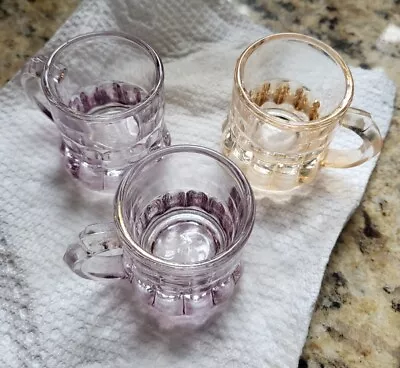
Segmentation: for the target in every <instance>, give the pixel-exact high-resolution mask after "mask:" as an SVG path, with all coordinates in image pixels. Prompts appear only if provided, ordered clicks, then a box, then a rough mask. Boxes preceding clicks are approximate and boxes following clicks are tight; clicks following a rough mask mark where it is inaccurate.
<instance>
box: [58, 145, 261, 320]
mask: <svg viewBox="0 0 400 368" xmlns="http://www.w3.org/2000/svg"><path fill="white" fill-rule="evenodd" d="M114 211H115V212H114V214H115V216H114V223H110V224H97V225H91V226H88V227H87V228H86V229H84V230H83V231H82V233H81V234H80V236H79V237H80V242H79V243H78V244H74V245H71V246H70V247H69V248H68V249H67V251H66V253H65V256H64V260H65V261H66V263H67V264H68V265H69V267H70V268H71V269H72V271H74V272H75V273H76V274H78V275H79V276H81V277H84V278H88V279H94V280H99V279H100V280H104V279H107V280H109V279H123V280H126V281H130V282H131V284H132V287H133V292H134V294H135V295H136V297H137V299H138V301H139V302H140V303H141V304H142V305H145V306H147V307H148V308H145V310H150V312H151V313H152V314H153V317H161V319H165V318H168V320H170V319H171V318H172V320H173V321H176V322H181V319H183V320H184V321H186V322H187V321H188V320H189V321H190V322H193V323H194V324H202V323H204V322H205V321H207V320H208V319H209V318H210V317H211V316H213V315H214V314H215V312H216V311H217V310H220V309H221V307H222V306H225V305H226V302H227V301H228V300H229V299H230V298H231V297H232V295H233V292H234V290H235V286H236V283H237V282H238V279H239V277H240V275H241V272H242V271H241V262H240V259H241V253H242V249H243V246H244V245H245V244H246V242H247V240H248V238H249V236H250V233H251V231H252V228H253V224H254V217H255V202H254V197H253V193H252V190H251V187H250V184H249V183H248V181H247V180H246V178H245V176H244V175H243V173H242V172H241V171H240V169H239V168H238V167H237V166H236V165H235V164H234V163H232V162H231V161H230V160H228V159H226V158H225V157H223V156H222V155H221V154H219V153H217V152H215V151H213V150H210V149H208V148H204V147H200V146H191V145H177V146H172V147H167V148H163V149H161V150H158V151H155V152H153V153H151V154H150V155H148V156H147V157H145V158H144V159H143V160H142V161H141V162H140V163H139V164H138V165H137V166H133V167H132V168H131V169H130V170H129V171H128V172H127V173H126V176H124V178H123V179H122V182H121V184H120V186H119V187H118V189H117V193H116V196H115V200H114ZM153 312H154V313H153Z"/></svg>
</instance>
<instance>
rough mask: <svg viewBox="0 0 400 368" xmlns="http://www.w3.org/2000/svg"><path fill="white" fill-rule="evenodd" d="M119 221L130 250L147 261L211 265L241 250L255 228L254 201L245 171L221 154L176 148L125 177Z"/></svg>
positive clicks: (118, 207) (119, 195) (159, 153)
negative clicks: (244, 174) (243, 172)
mask: <svg viewBox="0 0 400 368" xmlns="http://www.w3.org/2000/svg"><path fill="white" fill-rule="evenodd" d="M116 221H117V226H118V227H119V229H120V231H121V233H122V237H123V238H124V240H125V242H126V243H127V246H128V248H130V249H131V250H133V251H135V252H136V253H139V254H140V255H141V256H142V257H144V258H146V259H148V260H152V261H153V262H157V263H161V264H169V265H174V266H178V267H179V266H183V267H192V266H196V265H207V264H210V263H213V262H218V261H219V260H221V259H223V258H226V256H228V255H230V254H235V253H236V252H237V251H239V250H240V249H241V248H242V246H243V245H244V243H245V242H246V240H247V238H248V236H249V235H250V231H251V229H252V226H253V222H254V199H253V194H252V191H251V188H250V186H249V184H248V182H247V180H246V179H245V177H244V176H243V174H242V173H241V171H240V170H239V169H238V168H237V167H236V166H235V165H234V164H233V163H232V162H231V161H229V160H227V159H226V158H224V157H223V156H222V155H220V154H219V153H217V152H215V151H213V150H210V149H207V148H204V147H198V146H173V147H168V148H165V149H162V150H159V151H157V152H155V153H152V154H151V155H149V156H147V157H146V158H145V159H143V160H142V162H141V163H140V164H139V165H138V166H137V167H135V168H133V169H131V171H130V172H129V173H128V174H127V175H126V176H125V178H124V179H123V181H122V183H121V185H120V187H119V189H118V191H117V195H116Z"/></svg>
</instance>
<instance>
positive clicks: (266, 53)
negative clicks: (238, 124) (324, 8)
mask: <svg viewBox="0 0 400 368" xmlns="http://www.w3.org/2000/svg"><path fill="white" fill-rule="evenodd" d="M235 81H236V83H237V85H238V87H239V91H240V93H241V95H242V96H243V97H244V99H245V102H246V103H247V104H248V105H249V106H250V108H251V109H252V110H253V111H255V112H256V114H258V115H259V116H260V115H261V116H263V117H266V119H267V120H268V119H271V118H272V117H275V123H276V122H279V123H281V124H282V125H299V124H300V125H301V124H304V123H307V125H310V124H312V125H318V124H320V123H323V122H326V121H329V120H332V119H333V118H335V117H336V116H338V115H341V114H343V112H344V111H345V110H346V109H347V107H348V106H349V105H350V103H351V99H352V96H353V80H352V76H351V73H350V70H349V68H348V66H347V65H346V64H345V62H344V61H343V60H342V58H341V57H340V56H339V54H338V53H337V52H336V51H334V50H333V49H332V48H330V47H329V46H328V45H326V44H324V43H323V42H321V41H319V40H316V39H314V38H312V37H308V36H304V35H300V34H292V33H287V34H276V35H272V36H268V37H265V38H263V39H261V40H258V41H256V42H255V43H253V44H252V45H250V46H249V47H248V48H247V49H246V50H245V51H244V52H243V54H242V55H241V57H240V58H239V60H238V62H237V69H236V72H235ZM276 118H278V119H276Z"/></svg>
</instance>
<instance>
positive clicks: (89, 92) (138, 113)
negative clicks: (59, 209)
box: [21, 32, 171, 191]
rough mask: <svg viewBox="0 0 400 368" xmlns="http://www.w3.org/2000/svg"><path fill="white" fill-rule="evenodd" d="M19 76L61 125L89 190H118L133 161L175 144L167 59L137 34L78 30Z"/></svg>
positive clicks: (76, 174) (75, 170) (74, 169)
mask: <svg viewBox="0 0 400 368" xmlns="http://www.w3.org/2000/svg"><path fill="white" fill-rule="evenodd" d="M21 83H22V85H23V87H24V89H25V91H26V93H27V94H28V96H29V97H30V98H31V99H32V100H33V101H34V102H35V103H36V104H37V106H38V107H39V108H40V109H41V110H42V111H43V112H44V113H45V114H46V115H47V116H48V117H49V118H50V119H52V120H53V121H54V123H55V124H56V126H57V128H58V130H59V132H60V135H61V154H62V157H63V162H64V165H65V167H66V169H67V171H68V172H69V173H70V174H71V175H72V177H73V178H75V179H78V180H79V182H81V183H83V184H84V185H85V186H87V187H89V188H90V189H94V190H98V191H102V190H115V188H116V186H117V185H118V183H119V182H120V179H121V176H122V175H123V173H124V171H125V169H126V168H127V167H128V166H129V165H130V164H134V163H136V162H138V161H139V160H140V159H141V158H143V157H144V156H146V155H147V154H148V153H149V152H150V151H153V150H157V149H159V148H161V147H165V146H169V145H170V143H171V139H170V135H169V133H168V130H167V128H166V126H165V123H164V69H163V64H162V61H161V59H160V57H159V56H158V55H157V53H156V52H155V51H154V50H153V49H152V48H151V47H150V46H149V45H148V44H146V43H145V42H143V41H141V40H139V39H136V38H134V37H131V36H129V35H125V34H122V33H117V32H100V33H89V34H84V35H80V36H77V37H75V38H73V39H71V40H69V41H67V42H65V43H64V44H62V45H61V46H60V47H58V48H57V49H56V50H55V51H54V52H53V53H52V54H51V55H50V56H43V55H39V56H35V57H33V58H32V59H31V60H30V61H29V62H28V63H27V64H26V66H25V68H24V70H23V73H22V76H21Z"/></svg>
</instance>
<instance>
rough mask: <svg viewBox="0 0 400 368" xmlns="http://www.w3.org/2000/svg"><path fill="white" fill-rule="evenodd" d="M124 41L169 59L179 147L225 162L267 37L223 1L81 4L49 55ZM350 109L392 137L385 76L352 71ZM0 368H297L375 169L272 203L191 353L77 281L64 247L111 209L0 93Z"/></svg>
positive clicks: (22, 102)
mask: <svg viewBox="0 0 400 368" xmlns="http://www.w3.org/2000/svg"><path fill="white" fill-rule="evenodd" d="M110 29H114V30H122V31H125V32H129V33H131V34H133V35H135V36H138V37H140V38H143V39H144V40H146V41H147V42H149V43H150V44H151V45H152V46H153V47H154V48H155V49H156V50H157V51H158V52H159V53H160V54H161V56H162V57H163V59H164V62H165V72H166V94H167V110H166V121H167V124H168V126H169V129H170V131H171V135H172V139H173V143H175V144H176V143H196V144H202V145H206V146H209V147H212V148H217V149H218V141H219V138H220V134H221V123H222V121H223V120H224V118H225V116H226V113H227V108H228V106H229V101H230V95H231V89H232V81H233V68H234V63H235V60H236V58H237V57H238V56H239V54H240V52H241V51H242V50H243V49H244V48H245V47H246V46H247V45H248V44H249V43H250V42H252V41H254V40H255V39H257V38H259V37H261V36H265V35H266V34H268V33H270V31H268V30H266V29H264V28H262V27H259V26H256V25H253V24H251V23H250V22H249V20H248V19H244V18H242V17H241V16H239V15H238V14H236V13H235V10H234V8H233V6H232V5H231V4H230V3H228V2H224V1H211V0H210V1H201V0H187V1H185V0H175V1H167V0H160V1H152V0H140V1H139V0H86V1H83V2H82V4H81V6H80V7H79V9H78V10H77V12H76V13H75V14H74V15H73V16H72V17H71V18H70V19H69V20H68V21H67V22H66V24H65V25H64V26H63V27H62V28H61V29H60V30H59V31H58V32H57V33H56V34H55V36H54V37H53V38H52V40H51V41H50V42H49V43H48V45H46V47H45V50H47V51H49V50H52V49H53V48H54V47H55V46H56V45H59V44H60V43H61V42H63V41H65V40H67V39H68V38H71V37H72V36H75V35H77V34H80V33H84V32H89V31H99V30H110ZM353 72H354V79H355V84H356V94H355V100H354V104H353V106H356V107H360V108H365V109H367V110H369V111H370V112H371V113H372V114H373V116H374V118H375V120H376V122H377V123H378V125H379V127H380V128H381V131H382V133H383V134H384V135H385V134H386V133H387V130H388V127H389V123H390V118H391V113H392V106H393V98H394V92H395V87H394V85H393V83H392V82H390V81H389V80H388V79H387V78H386V76H385V75H384V73H383V72H381V71H366V70H360V69H353ZM0 152H1V158H2V160H1V163H0V174H1V181H0V187H1V191H0V193H1V199H2V205H1V210H0V235H1V236H0V287H1V292H0V305H1V308H0V321H1V323H0V336H1V338H0V366H1V367H9V368H13V367H40V368H43V367H48V368H50V367H57V368H63V367H66V368H72V367H86V368H89V367H91V368H95V367H96V368H97V367H116V368H125V367H143V368H144V367H176V368H178V367H182V368H183V367H184V368H187V367H207V368H209V367H221V368H222V367H257V368H259V367H279V368H282V367H292V368H293V367H297V362H298V358H299V354H300V353H301V349H302V346H303V343H304V339H305V337H306V334H307V329H308V325H309V322H310V318H311V315H312V310H313V304H314V301H315V300H316V297H317V295H318V291H319V287H320V283H321V279H322V276H323V272H324V269H325V266H326V263H327V261H328V258H329V254H330V252H331V249H332V247H333V246H334V244H335V241H336V239H337V237H338V235H339V233H340V231H341V229H342V227H343V225H344V223H345V222H346V220H347V219H348V217H349V216H350V215H351V213H352V212H353V210H354V209H355V208H356V206H357V205H358V203H359V201H360V199H361V196H362V194H363V192H364V190H365V186H366V184H367V181H368V178H369V175H370V174H371V171H372V169H373V167H374V164H375V162H369V163H367V164H364V165H362V166H360V167H357V168H353V169H347V170H324V171H323V172H322V173H321V175H320V179H319V181H318V182H317V183H316V185H315V188H314V192H313V193H312V195H310V196H308V197H304V198H298V199H295V200H293V201H292V202H290V203H286V204H281V205H279V204H273V203H272V202H268V201H264V202H263V203H260V204H259V205H258V213H257V221H256V225H255V228H254V232H253V234H252V236H251V239H250V241H249V243H248V245H247V247H246V248H245V252H244V260H245V273H244V275H243V278H242V280H241V288H240V292H239V293H238V294H237V296H236V298H235V300H234V303H233V305H232V306H231V308H230V309H229V310H228V311H227V312H226V313H225V314H224V315H223V316H221V317H220V319H219V320H218V321H216V322H215V323H214V324H213V325H212V326H210V327H208V328H207V329H205V330H203V331H199V332H197V333H196V334H194V335H191V336H188V337H187V338H186V339H184V341H179V342H176V341H175V342H173V341H172V340H171V341H169V340H168V336H164V335H163V334H161V333H159V332H158V331H157V330H155V329H153V328H150V327H149V326H148V325H146V322H144V320H142V319H141V318H139V317H138V316H137V315H136V314H135V306H134V305H132V304H131V301H130V300H129V293H128V290H129V288H126V287H124V286H119V285H118V284H108V285H103V284H98V283H95V282H91V281H87V280H83V279H79V278H78V277H77V276H75V275H73V274H72V273H71V272H70V271H69V270H68V269H67V267H66V266H65V265H64V264H63V262H62V256H63V253H64V251H65V248H66V246H67V244H69V243H71V242H74V241H76V240H77V233H78V232H79V231H80V230H81V229H82V228H83V227H84V226H85V225H86V224H89V223H92V222H96V221H103V220H110V219H111V207H110V206H109V203H107V200H106V199H105V198H104V197H102V196H100V195H99V196H94V197H93V198H92V199H90V200H89V199H88V198H86V199H83V197H81V196H80V195H79V193H77V192H76V191H75V186H74V184H73V183H71V181H70V180H69V179H68V178H67V177H66V176H65V175H64V173H63V171H62V170H61V169H60V167H59V162H58V155H59V153H58V137H57V132H56V129H55V127H54V126H53V125H52V124H51V123H49V122H48V121H47V120H46V118H45V117H44V116H43V115H42V114H41V113H40V112H39V111H38V110H36V109H35V107H33V106H32V105H31V104H30V103H29V101H28V100H27V99H26V98H25V97H24V94H23V92H22V90H21V88H20V87H19V85H18V84H17V83H16V81H12V82H11V83H9V84H8V85H7V86H6V87H5V88H4V89H2V90H1V92H0Z"/></svg>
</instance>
